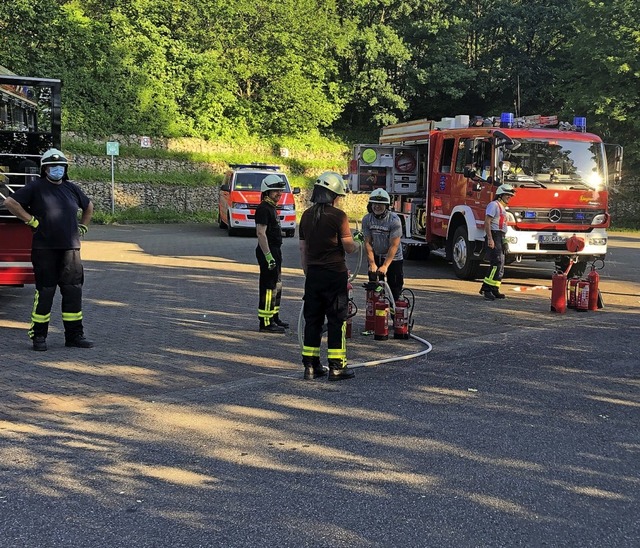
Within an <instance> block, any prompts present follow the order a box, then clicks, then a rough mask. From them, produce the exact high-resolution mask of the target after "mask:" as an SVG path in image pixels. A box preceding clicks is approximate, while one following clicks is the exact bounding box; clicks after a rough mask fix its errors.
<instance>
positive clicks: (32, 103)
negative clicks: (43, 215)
mask: <svg viewBox="0 0 640 548" xmlns="http://www.w3.org/2000/svg"><path fill="white" fill-rule="evenodd" d="M61 87H62V84H61V82H60V80H54V79H48V78H29V77H23V76H17V75H15V74H13V73H11V72H10V71H8V70H7V69H4V68H3V67H0V285H12V286H22V285H24V284H32V283H34V277H33V268H32V265H31V237H32V233H31V229H30V228H29V227H28V226H27V225H25V224H24V223H23V222H22V221H20V220H19V219H17V218H16V217H14V216H13V215H12V214H11V213H9V211H7V209H5V208H4V200H5V198H7V197H8V196H10V195H11V194H12V193H14V192H15V191H16V190H17V189H18V188H21V187H22V186H24V185H25V184H26V183H27V182H28V181H29V179H30V178H32V177H37V176H38V175H39V173H40V156H41V155H42V154H43V152H45V151H46V150H47V149H49V148H52V147H55V148H60V141H61V125H60V119H61V111H60V104H61Z"/></svg>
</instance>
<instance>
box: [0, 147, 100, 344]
mask: <svg viewBox="0 0 640 548" xmlns="http://www.w3.org/2000/svg"><path fill="white" fill-rule="evenodd" d="M68 166H69V162H68V161H67V158H66V157H65V155H64V154H63V153H62V152H60V151H59V150H57V149H55V148H52V149H50V150H47V151H46V152H45V153H44V154H43V155H42V158H41V161H40V177H38V178H36V179H35V180H33V181H30V182H28V183H27V184H26V185H25V186H24V187H22V188H21V189H19V190H17V191H16V192H14V193H13V194H12V195H11V197H9V198H7V199H6V200H5V207H6V208H7V209H8V210H9V211H10V212H11V213H13V214H14V215H15V216H16V217H18V219H21V220H22V221H24V222H25V223H26V224H27V225H29V226H30V227H31V228H32V229H33V231H34V233H33V243H32V249H31V262H32V263H33V272H34V275H35V281H36V294H35V299H34V303H33V310H32V312H31V328H30V329H29V337H30V338H31V340H32V343H33V349H34V350H46V349H47V333H48V331H49V321H50V319H51V306H52V305H53V297H54V295H55V292H56V286H57V287H60V294H61V295H62V321H63V324H64V337H65V345H66V346H75V347H79V348H91V347H92V346H93V343H92V342H91V341H89V340H88V339H86V338H85V336H84V328H83V325H82V284H83V282H84V271H83V268H82V262H81V260H80V238H81V237H82V236H84V235H85V234H86V232H87V230H88V229H87V226H88V225H89V222H90V221H91V216H92V215H93V204H92V203H91V200H90V199H89V198H88V197H87V196H86V194H85V193H84V192H83V191H82V190H81V189H80V188H79V187H78V186H77V185H76V184H74V183H72V182H71V181H69V178H68V175H67V170H68ZM78 210H81V211H82V215H81V217H80V223H78Z"/></svg>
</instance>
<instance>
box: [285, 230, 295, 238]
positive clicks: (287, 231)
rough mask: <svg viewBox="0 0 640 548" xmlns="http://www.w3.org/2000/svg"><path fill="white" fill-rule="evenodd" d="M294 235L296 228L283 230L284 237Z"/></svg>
mask: <svg viewBox="0 0 640 548" xmlns="http://www.w3.org/2000/svg"><path fill="white" fill-rule="evenodd" d="M295 235H296V229H295V228H293V229H288V230H285V231H284V237H285V238H293V237H294V236H295Z"/></svg>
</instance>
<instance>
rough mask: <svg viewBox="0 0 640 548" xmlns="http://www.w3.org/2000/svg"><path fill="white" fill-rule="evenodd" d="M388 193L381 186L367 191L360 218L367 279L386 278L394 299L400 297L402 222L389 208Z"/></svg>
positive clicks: (402, 275)
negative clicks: (368, 192)
mask: <svg viewBox="0 0 640 548" xmlns="http://www.w3.org/2000/svg"><path fill="white" fill-rule="evenodd" d="M390 206H391V197H390V196H389V194H388V192H387V191H386V190H384V189H383V188H377V189H375V190H374V191H373V192H372V193H371V194H370V195H369V203H368V204H367V211H368V213H367V214H366V215H365V216H364V217H363V218H362V233H363V234H364V247H365V250H366V252H367V262H368V263H369V280H370V281H376V280H379V279H386V281H387V284H388V285H389V289H391V293H392V294H393V298H394V300H398V299H399V298H400V294H401V293H402V288H403V286H404V271H403V270H404V269H403V265H404V257H403V255H402V245H400V239H401V238H402V223H401V221H400V217H398V215H397V214H396V213H394V212H393V211H391V210H390Z"/></svg>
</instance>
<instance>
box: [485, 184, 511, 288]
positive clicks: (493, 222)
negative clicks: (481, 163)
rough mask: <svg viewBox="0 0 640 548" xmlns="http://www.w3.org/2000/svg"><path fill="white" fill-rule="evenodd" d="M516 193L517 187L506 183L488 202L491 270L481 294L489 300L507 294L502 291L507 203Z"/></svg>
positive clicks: (486, 218) (486, 220)
mask: <svg viewBox="0 0 640 548" xmlns="http://www.w3.org/2000/svg"><path fill="white" fill-rule="evenodd" d="M515 193H516V191H515V189H514V188H513V187H512V186H511V185H509V184H504V185H500V186H499V187H498V190H496V199H495V200H493V201H492V202H489V203H488V204H487V209H486V212H485V218H484V231H485V235H486V236H485V242H486V245H487V258H488V259H489V272H488V274H487V275H486V277H485V278H484V280H482V287H481V288H480V295H483V296H484V298H485V299H486V300H487V301H495V300H496V299H504V298H505V297H506V295H505V294H504V293H501V292H500V285H501V284H502V277H503V276H504V261H505V254H506V253H507V243H506V241H505V239H504V237H505V234H506V232H507V210H506V207H505V206H506V205H507V204H508V203H509V200H510V199H511V197H512V196H514V195H515Z"/></svg>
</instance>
